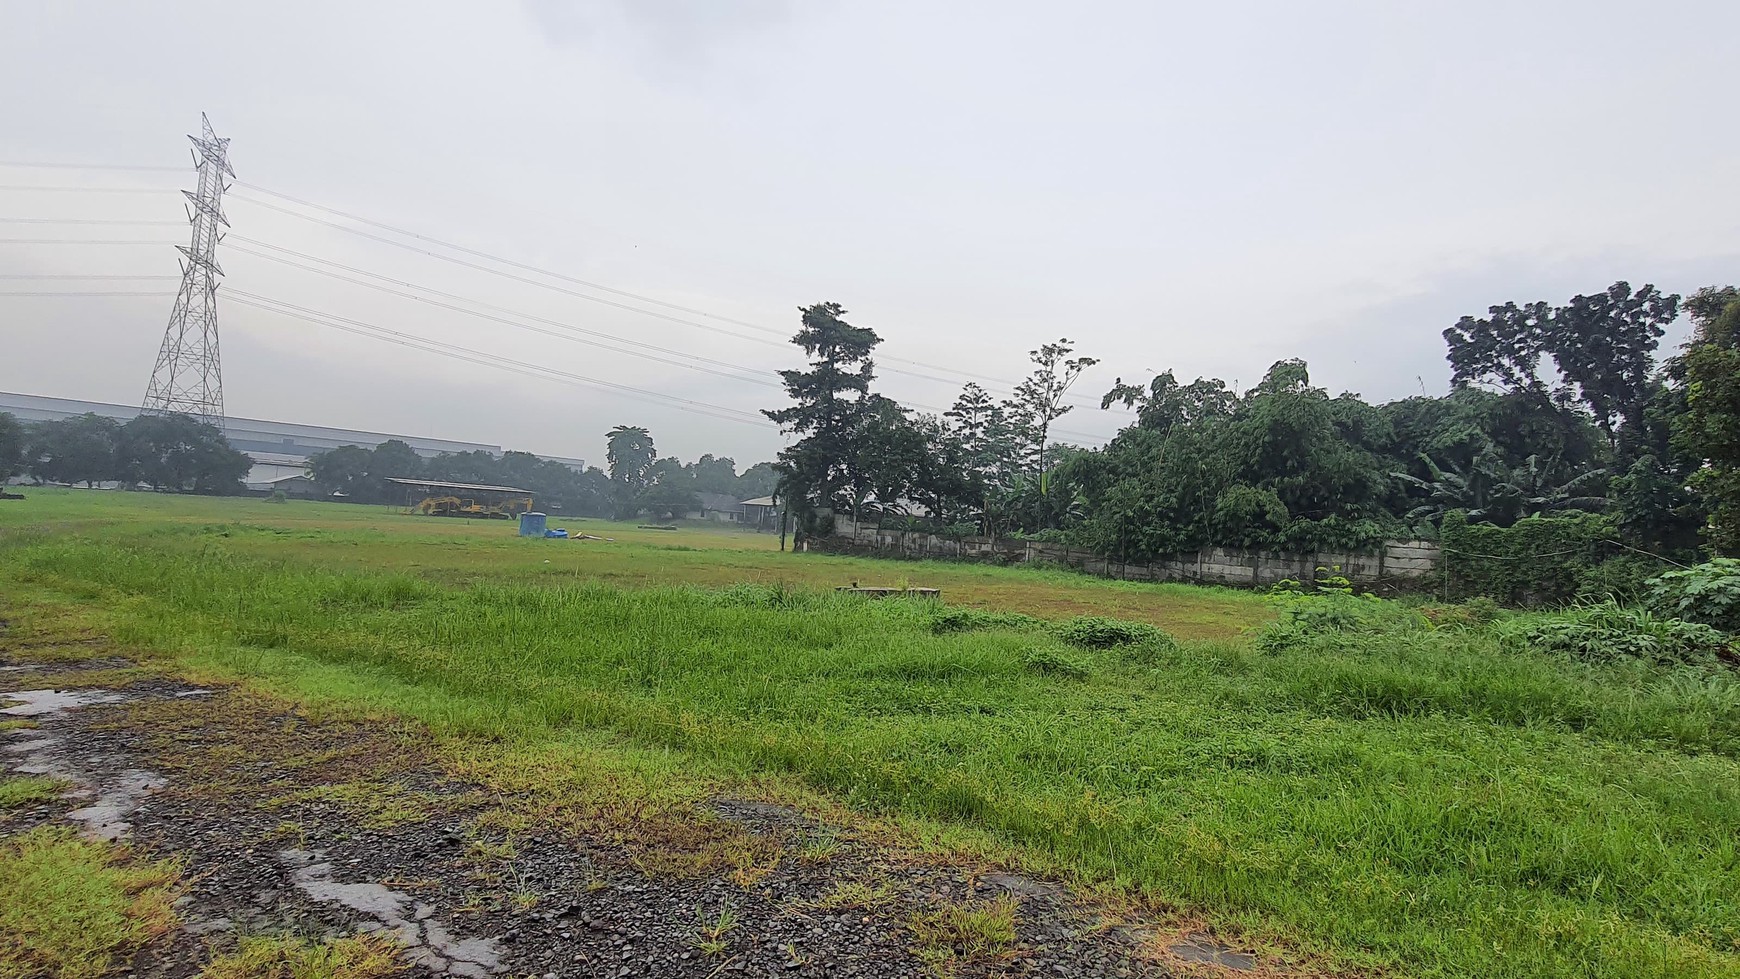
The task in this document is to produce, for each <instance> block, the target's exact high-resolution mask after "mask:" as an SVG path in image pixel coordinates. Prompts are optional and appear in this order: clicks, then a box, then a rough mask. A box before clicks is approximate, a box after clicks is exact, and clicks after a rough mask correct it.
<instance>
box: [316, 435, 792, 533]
mask: <svg viewBox="0 0 1740 979" xmlns="http://www.w3.org/2000/svg"><path fill="white" fill-rule="evenodd" d="M605 438H606V445H607V452H606V458H607V461H608V465H609V472H608V473H606V472H605V471H604V470H602V469H600V468H598V467H597V466H588V467H586V468H585V469H584V470H576V469H575V468H574V467H572V466H569V465H566V464H564V463H560V462H555V461H552V460H549V459H541V458H539V457H538V456H535V455H533V454H531V453H529V452H511V451H510V452H504V453H502V454H501V455H500V456H495V455H491V454H490V453H488V452H485V451H482V450H473V451H471V452H447V453H442V454H441V455H438V456H434V457H432V458H424V457H422V456H420V455H418V454H417V452H416V450H414V449H412V448H411V447H410V446H409V445H407V444H405V443H404V442H402V441H400V440H398V439H390V440H388V441H386V442H382V443H381V444H380V445H377V446H375V447H373V448H364V447H361V446H355V445H347V446H342V447H340V448H336V449H331V450H328V451H326V452H322V453H319V454H317V455H315V456H314V457H312V458H311V459H310V460H309V472H310V475H311V476H312V478H313V480H314V483H315V485H316V486H317V487H319V489H320V490H321V491H322V492H323V493H326V494H335V495H339V496H342V497H343V498H344V499H347V500H350V501H352V502H356V503H403V502H405V494H404V492H403V490H402V489H400V488H398V487H396V486H395V485H394V484H392V483H390V482H388V480H390V479H432V480H440V481H443V482H452V483H476V484H484V485H490V486H512V487H515V488H518V489H524V490H529V491H531V493H532V495H533V497H534V498H535V499H536V500H537V505H538V506H539V507H540V508H541V509H545V510H549V511H552V512H560V513H564V514H572V515H575V516H590V517H615V518H619V519H633V518H634V517H636V516H638V515H640V514H642V513H646V514H651V515H653V516H656V517H660V518H665V517H671V516H680V515H681V514H684V513H688V512H691V511H693V510H696V509H698V508H699V507H700V498H699V494H700V493H721V494H727V495H730V496H732V497H733V499H737V500H742V499H748V498H752V497H756V496H765V495H767V494H769V493H771V492H773V488H774V482H775V479H776V478H777V477H776V475H775V474H774V472H773V467H772V464H771V463H761V464H760V465H757V466H752V467H750V468H749V469H747V470H745V471H744V472H743V473H742V474H739V473H738V472H737V464H736V462H735V461H734V460H732V459H731V458H730V457H728V456H714V455H712V454H706V455H703V456H701V458H699V459H698V460H696V461H694V462H690V463H684V462H682V461H680V460H678V459H675V458H672V457H664V458H660V457H659V455H658V451H657V448H656V446H655V445H654V444H653V437H652V434H651V433H650V432H649V431H647V429H645V428H640V427H634V426H627V425H619V426H617V427H616V428H614V429H612V430H611V431H610V432H608V433H606V436H605Z"/></svg>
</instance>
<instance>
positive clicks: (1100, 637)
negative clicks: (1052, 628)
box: [1057, 615, 1178, 649]
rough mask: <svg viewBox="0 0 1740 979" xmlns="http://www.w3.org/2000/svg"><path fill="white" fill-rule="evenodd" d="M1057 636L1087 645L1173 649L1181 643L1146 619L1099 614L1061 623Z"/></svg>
mask: <svg viewBox="0 0 1740 979" xmlns="http://www.w3.org/2000/svg"><path fill="white" fill-rule="evenodd" d="M1057 638H1059V639H1062V640H1063V641H1064V642H1066V643H1069V644H1070V645H1071V646H1080V647H1081V648H1083V649H1110V648H1111V647H1113V646H1158V647H1162V648H1167V649H1170V648H1172V647H1174V646H1176V645H1178V643H1177V642H1176V641H1175V640H1174V639H1173V638H1172V637H1171V636H1169V635H1167V634H1166V633H1164V632H1161V631H1160V630H1159V629H1156V628H1154V627H1153V626H1151V625H1148V624H1147V623H1146V622H1125V621H1124V620H1122V619H1108V618H1106V617H1104V616H1099V615H1078V616H1076V617H1075V618H1073V619H1070V620H1069V621H1068V622H1065V623H1063V624H1062V625H1060V626H1058V627H1057Z"/></svg>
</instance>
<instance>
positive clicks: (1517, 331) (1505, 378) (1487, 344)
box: [1444, 302, 1552, 393]
mask: <svg viewBox="0 0 1740 979" xmlns="http://www.w3.org/2000/svg"><path fill="white" fill-rule="evenodd" d="M1486 313H1487V318H1486V319H1476V318H1474V317H1472V316H1464V317H1462V318H1461V319H1459V320H1457V321H1456V325H1455V326H1452V327H1450V328H1448V329H1446V330H1445V331H1444V342H1445V343H1446V344H1448V345H1449V347H1450V368H1451V375H1450V383H1451V384H1452V385H1455V386H1461V385H1465V384H1494V385H1497V386H1498V387H1500V388H1502V389H1503V390H1506V391H1512V392H1516V391H1535V392H1541V393H1544V392H1545V391H1546V385H1545V384H1544V383H1543V382H1542V381H1541V377H1540V366H1541V355H1542V354H1543V353H1546V351H1547V341H1546V325H1547V323H1548V321H1549V320H1551V318H1552V307H1551V306H1549V305H1547V304H1546V303H1544V302H1535V303H1528V304H1526V305H1523V306H1518V305H1517V304H1516V303H1505V304H1504V305H1503V306H1489V307H1487V310H1486Z"/></svg>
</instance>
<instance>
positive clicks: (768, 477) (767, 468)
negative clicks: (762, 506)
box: [737, 462, 779, 500]
mask: <svg viewBox="0 0 1740 979" xmlns="http://www.w3.org/2000/svg"><path fill="white" fill-rule="evenodd" d="M778 486H779V470H778V469H777V468H775V465H774V463H771V462H758V463H756V464H755V465H753V466H750V467H749V468H748V469H745V470H743V474H742V475H740V476H738V477H737V493H738V495H739V496H741V497H742V498H743V499H745V500H754V499H758V498H760V497H763V496H769V495H772V493H773V491H774V489H776V488H777V487H778Z"/></svg>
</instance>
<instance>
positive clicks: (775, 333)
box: [233, 181, 1089, 404]
mask: <svg viewBox="0 0 1740 979" xmlns="http://www.w3.org/2000/svg"><path fill="white" fill-rule="evenodd" d="M237 183H238V185H239V186H242V187H246V188H248V189H249V190H253V191H257V192H259V193H262V194H269V195H271V196H273V197H276V198H279V199H280V200H286V201H290V202H292V203H295V204H300V205H302V206H304V207H312V208H315V209H317V210H321V211H325V212H326V213H328V214H335V215H338V216H340V217H343V218H346V219H349V220H351V221H356V222H360V223H362V224H366V225H368V226H370V227H373V228H379V229H381V230H384V231H391V232H393V233H394V234H398V235H403V236H405V237H407V238H412V239H415V240H417V241H421V242H427V243H429V244H432V245H438V246H440V247H442V248H447V249H451V250H453V251H457V252H462V253H464V254H467V255H472V256H475V257H478V258H484V259H488V260H489V261H492V262H495V263H497V264H500V265H506V266H509V267H512V268H517V269H521V270H524V271H527V272H535V273H537V274H539V275H542V276H546V277H548V278H552V279H558V280H560V281H563V282H569V283H573V284H575V285H580V286H585V287H586V288H589V289H596V290H598V291H600V292H607V293H610V294H612V295H616V296H622V297H624V298H629V299H634V300H636V301H638V302H643V303H651V304H653V305H656V306H662V307H664V308H666V309H672V310H676V311H678V312H682V313H688V314H690V315H693V316H704V317H706V318H708V319H712V320H717V321H719V322H721V323H730V324H732V325H734V326H740V327H743V328H745V329H750V330H755V331H757V332H759V333H764V334H767V335H769V336H771V337H777V338H779V339H778V341H777V345H779V346H782V347H783V346H785V345H787V344H789V343H790V342H791V333H790V331H788V330H780V329H774V328H772V327H767V326H762V325H761V324H759V323H752V322H750V321H748V320H740V319H736V318H733V317H730V316H723V315H720V314H718V313H710V312H707V311H706V310H703V309H696V308H694V307H692V306H684V305H682V304H680V303H673V302H668V301H666V300H663V299H658V298H656V297H653V296H647V295H642V294H640V293H637V292H630V291H628V290H626V289H617V288H615V287H613V286H607V285H604V284H603V283H599V282H593V281H590V280H587V279H580V278H576V277H574V276H571V275H566V274H563V273H561V272H555V271H552V270H550V269H546V268H540V267H538V266H536V265H531V264H528V263H525V262H520V261H516V260H514V259H511V258H507V257H504V256H501V255H497V254H494V253H492V252H487V251H483V250H481V249H476V248H471V247H468V246H465V245H460V244H457V243H454V242H450V241H447V240H444V239H441V238H437V237H435V236H433V235H426V234H423V233H421V232H417V231H412V230H410V229H408V228H401V227H399V226H397V225H393V224H388V223H387V222H385V221H377V220H375V219H373V218H369V217H364V216H363V215H360V214H356V213H353V212H351V211H345V210H342V209H340V208H336V207H329V206H327V205H325V204H320V203H316V202H314V201H310V200H307V199H305V198H301V197H296V196H294V195H291V194H285V193H282V192H280V191H275V190H270V189H268V188H265V187H261V186H259V185H258V184H251V183H248V182H246V181H237ZM233 199H234V200H240V201H246V202H248V203H250V204H254V205H257V206H259V207H265V208H268V209H270V210H274V211H277V212H279V213H281V214H287V215H289V216H291V217H294V218H299V219H301V220H304V221H309V222H312V223H315V224H320V225H324V226H326V227H329V228H334V229H337V230H339V231H344V232H346V233H349V234H354V235H358V236H360V237H363V238H367V239H369V240H371V241H377V242H380V243H382V244H386V245H392V246H393V247H395V248H404V249H407V250H410V251H415V252H417V253H419V254H422V255H427V256H429V257H431V258H436V259H440V260H442V261H446V262H453V263H454V264H457V265H462V266H465V267H467V268H473V269H477V270H478V271H482V272H488V273H490V274H492V275H500V276H503V277H506V278H510V279H513V280H515V281H518V282H524V283H526V284H528V285H533V286H538V287H540V288H545V289H553V290H555V291H557V292H562V293H565V294H567V295H571V296H576V297H578V298H581V299H586V300H588V301H591V302H604V303H606V304H607V305H612V306H616V307H618V308H620V309H625V310H628V311H630V312H636V313H641V314H642V315H647V316H656V317H658V318H659V319H664V320H667V321H669V322H674V323H680V324H683V325H686V326H691V327H695V328H697V329H703V330H710V331H712V332H715V333H722V334H724V335H726V336H732V337H736V338H738V339H743V340H752V341H755V342H758V343H773V342H775V341H770V340H767V339H763V338H761V337H751V336H745V335H744V334H742V333H740V332H737V331H735V330H725V329H722V328H719V327H716V326H708V325H705V324H701V323H695V322H693V321H690V320H684V319H679V318H676V317H671V316H665V315H662V314H658V313H654V312H652V311H650V310H643V309H639V308H637V307H633V306H626V305H622V304H620V303H611V302H608V301H607V300H602V299H599V298H598V297H596V296H588V295H585V294H583V293H576V292H573V291H571V290H567V289H560V288H557V287H555V286H552V285H550V284H549V283H547V282H540V281H537V280H535V279H527V278H524V277H521V276H515V275H511V274H509V273H506V272H503V271H501V270H500V269H493V268H489V267H487V266H482V265H477V264H475V263H471V262H465V261H462V260H460V259H456V258H453V257H452V256H448V255H442V254H440V253H438V252H432V251H428V250H426V249H418V248H414V247H412V246H410V245H408V244H406V243H404V242H401V241H394V240H392V239H390V238H383V237H381V236H379V235H373V234H369V233H368V232H365V231H361V230H359V229H356V228H352V227H348V226H346V225H343V224H339V223H337V222H334V221H326V220H322V219H320V218H317V217H314V216H312V215H308V214H303V213H301V212H299V211H295V210H292V209H290V208H286V207H280V206H278V205H276V204H271V203H268V202H266V201H262V200H257V199H255V198H252V197H248V196H247V195H236V196H235V197H234V198H233ZM877 361H878V363H879V364H880V365H881V366H882V368H883V369H884V370H886V371H888V372H889V373H893V374H903V375H906V376H908V377H917V378H920V379H923V380H927V381H936V382H939V383H942V384H951V385H952V384H957V383H959V382H958V381H956V380H951V379H949V378H945V377H937V376H935V375H933V374H923V373H918V372H916V371H911V370H906V369H903V368H899V367H891V366H889V365H888V362H889V361H892V362H894V363H901V364H910V365H912V366H915V367H923V368H926V369H928V370H934V371H942V372H944V373H948V374H954V375H957V376H958V377H965V378H970V379H973V380H978V381H985V382H988V383H990V384H995V385H997V386H998V388H999V389H1000V391H1002V392H1008V391H1011V390H1013V386H1012V385H1010V384H1009V383H1008V382H1007V381H1004V380H1001V379H999V378H995V377H991V376H989V375H985V374H976V373H974V372H972V371H964V370H961V369H959V368H956V367H945V366H941V365H937V364H927V363H925V362H923V361H918V360H910V359H907V358H904V357H896V356H893V355H892V354H879V355H878V356H877ZM1079 403H1081V404H1088V403H1089V402H1085V401H1083V402H1079Z"/></svg>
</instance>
